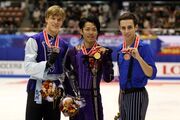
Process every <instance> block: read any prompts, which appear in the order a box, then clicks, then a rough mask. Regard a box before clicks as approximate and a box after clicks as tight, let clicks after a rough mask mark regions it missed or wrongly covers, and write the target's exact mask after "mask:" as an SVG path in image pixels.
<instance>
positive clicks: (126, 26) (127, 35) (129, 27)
mask: <svg viewBox="0 0 180 120" xmlns="http://www.w3.org/2000/svg"><path fill="white" fill-rule="evenodd" d="M137 29H138V25H134V22H133V20H132V19H127V20H121V21H120V24H119V30H120V31H121V33H122V36H123V38H124V40H126V41H127V42H128V41H133V40H134V37H135V33H136V31H137Z"/></svg>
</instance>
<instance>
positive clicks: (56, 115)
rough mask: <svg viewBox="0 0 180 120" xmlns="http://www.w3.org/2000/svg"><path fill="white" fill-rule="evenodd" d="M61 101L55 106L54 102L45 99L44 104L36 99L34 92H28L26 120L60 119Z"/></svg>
mask: <svg viewBox="0 0 180 120" xmlns="http://www.w3.org/2000/svg"><path fill="white" fill-rule="evenodd" d="M59 101H60V100H57V102H56V104H55V106H54V107H53V102H48V101H45V100H43V101H42V104H36V102H35V101H34V92H32V91H31V92H28V97H27V105H26V120H42V118H43V120H60V110H59Z"/></svg>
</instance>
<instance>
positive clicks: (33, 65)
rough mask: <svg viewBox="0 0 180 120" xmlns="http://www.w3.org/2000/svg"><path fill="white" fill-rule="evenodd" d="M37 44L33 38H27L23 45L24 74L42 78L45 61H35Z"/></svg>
mask: <svg viewBox="0 0 180 120" xmlns="http://www.w3.org/2000/svg"><path fill="white" fill-rule="evenodd" d="M37 51H38V46H37V43H36V41H35V40H34V39H33V38H29V40H28V41H27V43H26V47H25V58H24V59H25V60H24V68H25V72H26V74H29V75H31V76H33V77H35V78H39V79H43V78H44V74H46V72H45V67H46V61H41V62H38V63H37V61H36V57H37Z"/></svg>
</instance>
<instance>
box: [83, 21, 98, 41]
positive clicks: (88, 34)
mask: <svg viewBox="0 0 180 120" xmlns="http://www.w3.org/2000/svg"><path fill="white" fill-rule="evenodd" d="M80 34H81V35H82V36H83V38H84V42H85V43H88V44H93V43H94V42H95V41H96V39H97V36H98V30H97V28H96V26H95V25H94V23H91V22H86V23H85V24H84V27H83V28H82V29H81V30H80Z"/></svg>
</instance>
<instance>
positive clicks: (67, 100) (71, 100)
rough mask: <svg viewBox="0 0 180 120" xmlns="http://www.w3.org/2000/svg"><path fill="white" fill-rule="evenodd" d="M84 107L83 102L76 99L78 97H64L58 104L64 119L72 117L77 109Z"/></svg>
mask: <svg viewBox="0 0 180 120" xmlns="http://www.w3.org/2000/svg"><path fill="white" fill-rule="evenodd" d="M84 106H85V100H84V99H81V98H78V97H72V96H66V97H64V98H63V99H62V101H61V103H60V110H61V111H62V113H63V114H64V116H66V117H68V116H69V117H73V116H75V115H76V114H77V113H78V111H79V108H81V107H84Z"/></svg>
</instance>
